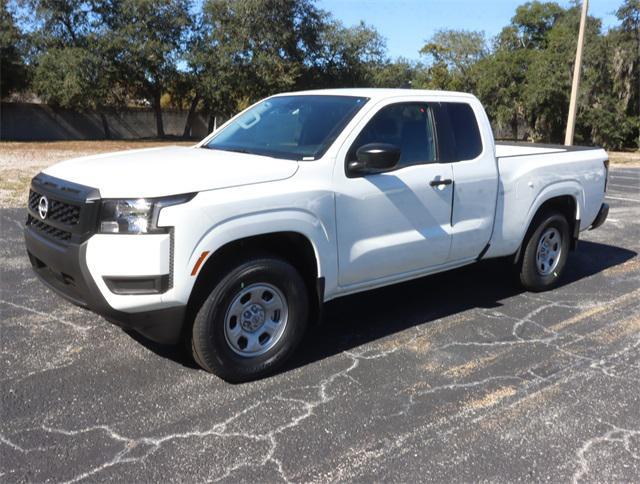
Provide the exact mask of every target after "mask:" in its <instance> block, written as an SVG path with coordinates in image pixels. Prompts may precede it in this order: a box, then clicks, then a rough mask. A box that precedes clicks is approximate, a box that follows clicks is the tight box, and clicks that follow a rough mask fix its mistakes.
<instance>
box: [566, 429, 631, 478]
mask: <svg viewBox="0 0 640 484" xmlns="http://www.w3.org/2000/svg"><path fill="white" fill-rule="evenodd" d="M601 423H604V424H605V425H608V426H609V427H611V430H609V431H608V432H606V433H605V434H604V435H599V436H596V437H592V438H590V439H588V440H587V441H585V442H584V444H583V445H582V447H580V448H579V449H578V450H577V452H576V459H577V463H578V469H577V470H576V472H575V473H574V474H573V477H572V479H571V481H572V482H573V483H574V484H577V483H578V482H580V480H582V479H583V478H585V477H586V476H588V475H589V472H590V470H591V465H590V462H589V459H588V456H587V454H588V453H589V451H590V450H591V449H592V448H593V447H595V446H597V445H603V444H611V443H622V445H623V447H624V449H625V450H626V451H627V452H628V453H629V454H630V455H631V457H633V458H634V459H640V454H638V453H637V452H634V451H633V450H632V448H631V438H632V437H635V436H638V435H640V430H630V429H624V428H620V427H618V426H616V425H613V424H611V423H608V422H601Z"/></svg>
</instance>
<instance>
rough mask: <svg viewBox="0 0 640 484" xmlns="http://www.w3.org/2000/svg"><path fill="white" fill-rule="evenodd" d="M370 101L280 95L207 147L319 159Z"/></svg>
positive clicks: (355, 98)
mask: <svg viewBox="0 0 640 484" xmlns="http://www.w3.org/2000/svg"><path fill="white" fill-rule="evenodd" d="M366 102H367V98H364V97H354V96H323V95H308V96H295V95H293V96H278V97H274V98H271V99H267V100H265V101H263V102H261V103H259V104H257V105H256V106H254V107H253V108H251V109H250V110H248V111H247V112H246V113H244V114H243V115H242V116H240V117H238V118H236V119H235V120H233V121H232V122H231V123H230V124H229V125H228V126H226V127H225V128H224V129H222V130H221V131H220V132H219V133H216V134H215V136H214V137H213V139H211V140H210V141H209V142H208V143H207V144H206V145H204V147H205V148H209V149H214V150H223V151H237V152H241V153H251V154H256V155H265V156H271V157H274V158H283V159H290V160H315V159H318V158H320V157H321V156H322V155H323V154H324V152H325V151H326V150H327V149H328V148H329V146H331V143H333V141H334V140H335V139H336V137H337V136H338V135H339V134H340V132H341V131H342V129H343V128H344V127H345V126H346V124H347V123H348V122H349V121H350V120H351V118H353V116H354V115H355V114H356V113H357V112H358V111H359V110H360V108H361V107H362V106H364V104H365V103H366Z"/></svg>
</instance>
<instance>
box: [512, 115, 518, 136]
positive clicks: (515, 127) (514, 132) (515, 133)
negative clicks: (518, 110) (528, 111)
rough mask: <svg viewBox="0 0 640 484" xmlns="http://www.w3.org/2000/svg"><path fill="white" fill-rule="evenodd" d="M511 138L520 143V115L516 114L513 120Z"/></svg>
mask: <svg viewBox="0 0 640 484" xmlns="http://www.w3.org/2000/svg"><path fill="white" fill-rule="evenodd" d="M511 137H512V138H513V139H514V140H515V141H518V115H517V114H514V115H513V117H512V118H511Z"/></svg>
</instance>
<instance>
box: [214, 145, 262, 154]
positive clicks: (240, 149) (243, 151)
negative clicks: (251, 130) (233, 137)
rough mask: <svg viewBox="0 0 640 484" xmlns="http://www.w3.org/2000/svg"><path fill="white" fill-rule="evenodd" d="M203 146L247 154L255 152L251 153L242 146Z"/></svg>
mask: <svg viewBox="0 0 640 484" xmlns="http://www.w3.org/2000/svg"><path fill="white" fill-rule="evenodd" d="M203 148H207V149H208V150H218V151H231V152H233V153H244V154H247V155H253V154H255V153H253V151H249V150H247V149H244V148H221V147H219V146H208V145H204V146H203Z"/></svg>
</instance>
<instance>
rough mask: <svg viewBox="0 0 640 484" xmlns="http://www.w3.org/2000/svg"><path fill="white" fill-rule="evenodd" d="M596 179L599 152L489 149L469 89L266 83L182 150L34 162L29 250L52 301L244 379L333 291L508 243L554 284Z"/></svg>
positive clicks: (537, 283) (455, 263)
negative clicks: (276, 87) (265, 90)
mask: <svg viewBox="0 0 640 484" xmlns="http://www.w3.org/2000/svg"><path fill="white" fill-rule="evenodd" d="M607 175H608V160H607V153H606V152H605V151H603V150H602V149H598V148H576V147H565V146H545V145H530V144H513V143H507V144H496V143H495V142H494V139H493V135H492V132H491V127H490V125H489V121H488V119H487V116H486V114H485V112H484V109H483V108H482V105H481V104H480V102H479V101H478V100H477V99H476V98H475V97H474V96H472V95H468V94H463V93H455V92H438V91H422V90H396V89H392V90H389V89H340V90H322V91H309V92H298V93H290V94H281V95H277V96H273V97H270V98H268V99H266V100H263V101H260V102H259V103H257V104H255V105H253V106H251V107H250V108H248V109H247V110H246V111H244V112H242V113H240V114H239V115H237V116H236V117H234V118H232V119H231V120H229V121H228V122H227V123H226V124H224V125H223V126H222V127H221V128H220V129H218V130H216V131H215V132H214V133H212V134H211V135H210V136H209V137H207V138H206V139H204V140H203V141H202V142H200V143H199V144H198V145H196V146H193V147H170V148H157V149H145V150H137V151H127V152H120V153H112V154H103V155H96V156H89V157H84V158H78V159H74V160H70V161H66V162H62V163H59V164H57V165H54V166H52V167H50V168H47V169H45V170H44V171H43V172H42V173H40V174H38V175H37V176H36V177H34V178H33V181H32V183H31V192H30V195H29V203H28V217H27V223H26V227H25V237H26V247H27V251H28V254H29V257H30V260H31V263H32V265H33V268H34V269H35V272H36V273H37V274H38V276H39V277H40V279H41V280H42V281H44V282H45V283H46V284H47V285H48V286H49V287H50V288H52V289H54V290H55V291H56V292H58V293H60V294H61V295H62V296H64V297H66V298H67V299H70V300H71V301H72V302H74V303H76V304H78V305H80V306H84V307H87V308H89V309H91V310H93V311H95V312H96V313H99V314H101V315H103V316H104V317H105V318H107V319H108V320H110V321H112V322H115V323H116V324H118V325H120V326H122V327H125V328H129V329H133V330H135V331H137V332H139V333H141V334H142V335H145V336H146V337H148V338H149V339H151V340H154V341H157V342H161V343H177V342H179V341H180V340H184V341H187V342H188V343H189V347H190V348H191V349H192V352H193V356H194V358H195V360H196V361H197V363H198V364H199V365H201V366H202V368H204V369H206V370H208V371H211V372H213V373H215V374H217V375H219V376H221V377H222V378H225V379H227V380H229V381H244V380H249V379H254V378H257V377H260V376H263V375H266V374H268V373H270V372H273V371H274V370H275V369H276V368H278V367H279V366H280V365H282V363H283V362H284V361H285V360H286V359H287V357H288V356H290V354H291V353H292V352H293V351H294V349H295V348H296V346H297V345H298V343H299V342H300V340H301V338H302V335H303V333H304V332H305V330H306V328H307V327H308V326H309V324H310V322H313V321H315V320H316V319H317V315H318V314H319V312H320V309H321V306H322V304H323V303H324V302H325V301H328V300H330V299H334V298H337V297H341V296H345V295H347V294H352V293H356V292H360V291H366V290H369V289H372V288H376V287H380V286H385V285H389V284H394V283H397V282H400V281H406V280H408V279H413V278H417V277H422V276H425V275H428V274H433V273H436V272H441V271H446V270H449V269H453V268H456V267H460V266H463V265H466V264H471V263H474V262H476V261H478V260H479V259H482V258H490V257H504V256H509V257H511V258H512V260H513V263H514V266H515V268H516V269H517V270H518V271H519V274H520V280H521V282H522V285H523V286H524V287H525V288H526V289H527V290H531V291H541V290H545V289H549V288H551V287H553V286H554V285H555V284H556V283H557V282H558V279H559V278H560V277H561V275H562V271H563V269H564V266H565V262H566V260H567V253H568V252H569V250H571V249H573V248H575V247H576V242H577V240H578V234H579V232H580V231H582V230H586V229H589V228H595V227H598V226H599V225H601V224H602V223H603V222H604V220H605V218H606V216H607V212H608V207H607V205H606V204H605V203H603V199H604V194H605V190H606V184H607ZM390 304H393V303H392V302H391V303H390Z"/></svg>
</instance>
